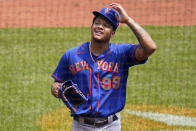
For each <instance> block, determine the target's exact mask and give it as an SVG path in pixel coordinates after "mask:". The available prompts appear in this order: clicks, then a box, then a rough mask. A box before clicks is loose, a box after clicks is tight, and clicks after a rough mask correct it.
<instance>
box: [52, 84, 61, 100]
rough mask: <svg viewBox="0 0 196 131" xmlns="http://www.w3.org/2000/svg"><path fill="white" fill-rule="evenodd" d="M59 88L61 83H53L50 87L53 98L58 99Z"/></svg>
mask: <svg viewBox="0 0 196 131" xmlns="http://www.w3.org/2000/svg"><path fill="white" fill-rule="evenodd" d="M60 86H61V83H59V82H54V83H53V84H52V86H51V93H52V95H53V96H54V97H56V98H58V96H59V93H60V91H59V90H60Z"/></svg>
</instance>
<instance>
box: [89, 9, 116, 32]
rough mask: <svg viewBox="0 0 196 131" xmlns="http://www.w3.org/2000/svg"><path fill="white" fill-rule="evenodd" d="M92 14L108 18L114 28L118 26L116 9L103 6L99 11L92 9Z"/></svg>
mask: <svg viewBox="0 0 196 131" xmlns="http://www.w3.org/2000/svg"><path fill="white" fill-rule="evenodd" d="M93 14H94V15H95V16H104V17H105V18H106V19H108V20H109V21H110V22H111V23H112V24H113V25H114V27H115V29H117V28H118V26H119V14H118V12H117V11H115V10H114V9H112V8H110V7H104V8H102V9H101V11H100V12H98V11H93Z"/></svg>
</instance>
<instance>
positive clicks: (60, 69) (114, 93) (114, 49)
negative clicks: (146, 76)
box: [52, 42, 146, 117]
mask: <svg viewBox="0 0 196 131" xmlns="http://www.w3.org/2000/svg"><path fill="white" fill-rule="evenodd" d="M88 46H89V42H86V43H84V44H82V45H81V46H77V47H75V48H72V49H69V50H68V51H66V52H65V53H64V55H63V56H62V57H61V59H60V61H59V64H58V66H57V68H56V69H55V71H54V72H53V74H52V77H53V78H54V79H56V80H58V81H60V82H63V81H66V80H72V81H73V82H74V83H75V84H77V85H78V87H79V88H80V90H81V91H82V92H83V93H84V95H86V96H87V97H88V101H87V102H85V103H84V104H82V105H80V106H79V107H78V109H77V111H76V114H88V116H92V117H93V116H100V117H103V116H108V115H111V114H113V113H116V112H119V111H121V110H122V109H123V108H124V106H125V101H126V83H127V77H128V69H129V67H131V66H133V65H137V64H143V63H145V62H146V60H145V61H143V62H138V61H136V60H135V50H136V48H137V45H133V44H120V45H116V44H113V43H111V44H110V46H109V49H108V50H107V51H106V52H104V53H103V54H101V55H100V56H98V57H97V58H96V60H95V62H93V61H92V59H91V56H90V53H89V50H88ZM72 115H75V114H72Z"/></svg>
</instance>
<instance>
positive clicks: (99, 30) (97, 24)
mask: <svg viewBox="0 0 196 131" xmlns="http://www.w3.org/2000/svg"><path fill="white" fill-rule="evenodd" d="M114 33H115V31H114V30H113V26H112V25H111V24H110V23H109V22H108V21H107V20H106V19H105V18H103V17H97V18H96V19H95V21H94V22H93V24H92V26H91V35H92V38H93V39H94V40H96V41H102V42H104V41H106V42H107V41H109V40H110V38H111V36H113V35H114Z"/></svg>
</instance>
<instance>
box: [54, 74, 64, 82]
mask: <svg viewBox="0 0 196 131" xmlns="http://www.w3.org/2000/svg"><path fill="white" fill-rule="evenodd" d="M52 76H53V77H54V78H55V79H57V80H58V81H61V82H63V80H61V79H59V78H58V77H56V76H55V75H54V74H52Z"/></svg>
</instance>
